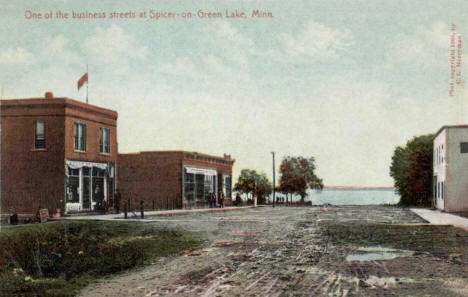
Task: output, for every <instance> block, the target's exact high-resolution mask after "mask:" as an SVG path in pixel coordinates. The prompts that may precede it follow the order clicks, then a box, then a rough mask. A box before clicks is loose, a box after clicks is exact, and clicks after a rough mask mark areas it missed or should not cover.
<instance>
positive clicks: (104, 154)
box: [99, 152, 111, 156]
mask: <svg viewBox="0 0 468 297" xmlns="http://www.w3.org/2000/svg"><path fill="white" fill-rule="evenodd" d="M99 154H100V155H103V156H110V155H111V154H110V153H103V152H99Z"/></svg>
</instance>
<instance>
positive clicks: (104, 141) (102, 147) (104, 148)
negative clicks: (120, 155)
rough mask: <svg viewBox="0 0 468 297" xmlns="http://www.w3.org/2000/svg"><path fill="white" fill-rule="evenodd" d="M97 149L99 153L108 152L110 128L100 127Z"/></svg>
mask: <svg viewBox="0 0 468 297" xmlns="http://www.w3.org/2000/svg"><path fill="white" fill-rule="evenodd" d="M99 151H100V152H101V153H107V154H108V153H110V129H109V128H104V127H102V128H101V135H100V138H99Z"/></svg>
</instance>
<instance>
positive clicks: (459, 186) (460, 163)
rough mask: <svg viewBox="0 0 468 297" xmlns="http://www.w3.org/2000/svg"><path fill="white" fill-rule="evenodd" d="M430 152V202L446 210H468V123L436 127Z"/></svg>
mask: <svg viewBox="0 0 468 297" xmlns="http://www.w3.org/2000/svg"><path fill="white" fill-rule="evenodd" d="M433 153H434V157H433V168H434V176H433V192H434V195H433V199H434V200H433V202H434V205H435V206H436V207H437V208H438V209H440V210H444V211H447V212H465V211H468V125H459V126H443V127H442V128H441V129H439V131H438V132H437V133H436V136H435V137H434V152H433Z"/></svg>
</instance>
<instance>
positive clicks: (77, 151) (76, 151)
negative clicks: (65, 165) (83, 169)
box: [73, 150, 86, 154]
mask: <svg viewBox="0 0 468 297" xmlns="http://www.w3.org/2000/svg"><path fill="white" fill-rule="evenodd" d="M73 152H75V153H78V154H86V151H80V150H74V151H73Z"/></svg>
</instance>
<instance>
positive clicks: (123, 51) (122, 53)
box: [83, 24, 147, 64]
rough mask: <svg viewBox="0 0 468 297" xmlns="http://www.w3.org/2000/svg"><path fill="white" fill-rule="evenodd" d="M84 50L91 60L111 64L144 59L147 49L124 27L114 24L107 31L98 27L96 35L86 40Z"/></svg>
mask: <svg viewBox="0 0 468 297" xmlns="http://www.w3.org/2000/svg"><path fill="white" fill-rule="evenodd" d="M83 50H84V52H85V53H86V54H87V55H88V56H89V57H90V58H91V57H92V58H94V59H95V60H97V61H101V62H102V63H106V64H111V63H113V62H116V61H122V60H126V59H127V58H132V59H143V58H144V57H145V55H146V51H147V47H145V46H140V45H138V44H136V42H135V41H134V40H133V38H132V37H131V36H129V35H127V34H126V33H125V32H124V30H123V29H122V27H120V26H118V25H116V24H112V25H110V26H109V27H108V28H107V29H103V28H101V27H97V28H96V29H95V32H94V35H93V36H91V37H90V38H88V39H86V40H85V42H84V46H83Z"/></svg>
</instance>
